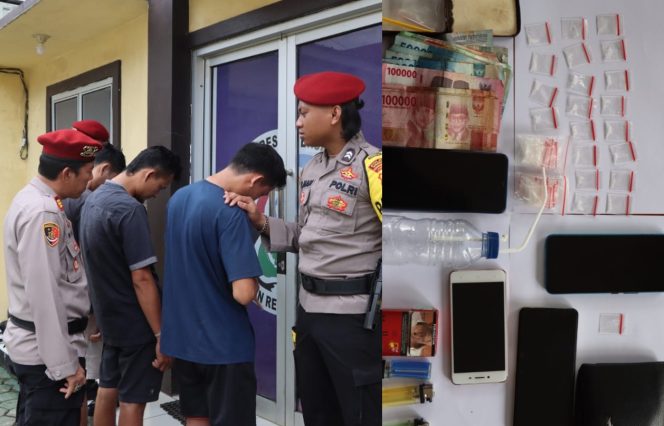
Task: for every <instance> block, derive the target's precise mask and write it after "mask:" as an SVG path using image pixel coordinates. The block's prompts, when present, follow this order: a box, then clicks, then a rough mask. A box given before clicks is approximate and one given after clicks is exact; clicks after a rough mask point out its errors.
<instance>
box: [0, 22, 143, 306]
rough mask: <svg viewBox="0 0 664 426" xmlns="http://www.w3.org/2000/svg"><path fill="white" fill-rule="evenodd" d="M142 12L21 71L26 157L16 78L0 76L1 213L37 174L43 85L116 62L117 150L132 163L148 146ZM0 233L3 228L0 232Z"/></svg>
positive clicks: (2, 294)
mask: <svg viewBox="0 0 664 426" xmlns="http://www.w3.org/2000/svg"><path fill="white" fill-rule="evenodd" d="M147 49H148V16H147V13H146V14H144V15H142V16H139V17H138V18H135V19H133V20H132V21H129V22H127V23H126V24H124V25H122V26H120V27H118V28H116V29H114V30H112V31H110V32H108V33H105V34H100V35H98V36H96V37H93V38H91V39H89V40H88V41H87V42H86V43H84V44H81V45H77V46H72V50H71V51H69V52H67V53H65V54H63V55H60V56H59V57H57V58H55V59H53V60H52V61H50V62H40V63H39V64H38V65H36V66H34V67H31V68H30V69H26V70H24V72H25V73H26V79H27V82H28V90H29V92H30V97H29V98H30V119H29V126H28V132H29V140H30V154H29V157H28V160H27V161H23V160H20V159H19V158H18V148H19V146H20V144H19V141H20V137H21V131H22V123H23V103H24V102H23V93H22V88H21V85H20V82H19V80H18V78H17V77H14V76H7V75H6V74H0V123H9V124H8V125H7V124H3V125H0V182H2V190H0V214H1V215H2V218H3V219H4V216H5V214H6V212H7V209H8V208H9V204H10V203H11V200H12V199H13V198H14V195H15V194H16V192H17V191H18V190H19V189H21V188H22V187H23V186H24V185H25V184H26V183H27V182H28V181H29V180H30V179H32V177H33V176H35V175H36V174H37V166H38V164H39V154H40V153H41V145H39V143H38V142H37V136H39V135H40V134H42V133H44V132H45V131H46V87H47V86H50V85H52V84H55V83H58V82H60V81H63V80H66V79H69V78H71V77H75V76H77V75H79V74H82V73H84V72H86V71H90V70H91V69H94V68H97V67H100V66H102V65H106V64H108V63H110V62H113V61H116V60H120V61H121V67H120V70H121V75H120V81H121V87H120V89H121V96H120V99H121V119H120V125H121V128H120V135H121V145H122V151H123V152H124V154H125V156H126V157H127V162H129V161H131V160H132V159H133V158H134V157H135V156H136V154H138V153H139V152H140V151H141V150H143V149H145V148H146V147H147V97H148V92H147V75H148V50H147ZM0 233H2V230H0ZM2 256H3V255H2V254H0V260H1V261H2V263H0V265H1V266H0V270H1V271H2V275H1V276H0V318H5V315H6V312H7V304H8V300H7V290H6V289H7V282H6V276H5V273H4V258H2Z"/></svg>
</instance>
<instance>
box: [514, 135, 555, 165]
mask: <svg viewBox="0 0 664 426" xmlns="http://www.w3.org/2000/svg"><path fill="white" fill-rule="evenodd" d="M565 145H566V143H564V142H562V141H561V140H560V138H559V137H558V136H543V135H517V137H516V147H515V154H514V155H515V156H514V162H515V164H516V166H521V167H531V168H534V169H538V170H540V169H541V168H542V167H544V168H545V169H547V174H551V172H556V173H562V172H563V171H564V169H565V155H564V153H565Z"/></svg>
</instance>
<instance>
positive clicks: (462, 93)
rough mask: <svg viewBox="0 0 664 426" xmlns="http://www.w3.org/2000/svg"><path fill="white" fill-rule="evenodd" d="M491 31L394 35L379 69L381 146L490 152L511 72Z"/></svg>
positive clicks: (495, 142) (497, 128)
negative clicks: (436, 35)
mask: <svg viewBox="0 0 664 426" xmlns="http://www.w3.org/2000/svg"><path fill="white" fill-rule="evenodd" d="M505 62H507V51H506V50H505V49H502V48H497V47H493V34H492V32H491V31H480V32H473V33H456V34H446V40H439V39H434V38H430V37H425V36H423V35H420V34H415V33H409V32H402V33H399V34H398V35H397V36H396V38H395V42H394V45H392V46H391V47H390V48H389V49H388V50H387V51H386V53H385V57H384V59H383V69H382V84H383V143H384V144H385V145H393V146H409V147H426V148H443V149H472V150H480V151H495V150H496V145H497V140H498V134H499V131H500V121H501V117H502V110H503V108H504V104H505V100H506V99H507V95H508V93H507V90H506V88H508V87H509V83H510V79H511V75H512V70H511V68H510V67H509V65H507V64H506V63H505Z"/></svg>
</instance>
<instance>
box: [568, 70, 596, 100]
mask: <svg viewBox="0 0 664 426" xmlns="http://www.w3.org/2000/svg"><path fill="white" fill-rule="evenodd" d="M594 87H595V76H593V75H589V74H582V73H580V72H576V71H570V72H569V74H568V76H567V90H569V91H570V92H575V93H579V94H581V95H588V96H592V95H593V89H594Z"/></svg>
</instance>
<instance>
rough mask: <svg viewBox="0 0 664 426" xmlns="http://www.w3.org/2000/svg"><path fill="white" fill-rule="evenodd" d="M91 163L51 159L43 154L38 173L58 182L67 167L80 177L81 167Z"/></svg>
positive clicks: (40, 157)
mask: <svg viewBox="0 0 664 426" xmlns="http://www.w3.org/2000/svg"><path fill="white" fill-rule="evenodd" d="M89 162H90V161H88V160H85V161H81V160H63V159H61V158H56V157H51V156H50V155H47V154H41V155H40V156H39V167H38V168H37V171H38V172H39V174H40V175H42V176H44V177H45V178H46V179H48V180H56V179H57V178H58V175H59V174H60V172H61V171H62V170H64V168H65V167H69V168H70V169H72V171H73V172H74V173H75V174H77V175H78V171H79V170H81V167H83V166H84V165H86V164H88V163H89Z"/></svg>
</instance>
